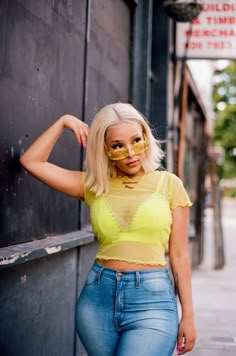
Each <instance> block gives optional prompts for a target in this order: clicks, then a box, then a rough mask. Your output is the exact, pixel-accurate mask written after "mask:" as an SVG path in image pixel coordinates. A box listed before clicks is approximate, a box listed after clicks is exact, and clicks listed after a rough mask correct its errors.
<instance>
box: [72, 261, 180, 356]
mask: <svg viewBox="0 0 236 356" xmlns="http://www.w3.org/2000/svg"><path fill="white" fill-rule="evenodd" d="M76 329H77V332H78V335H79V337H80V339H81V342H82V343H83V345H84V347H85V349H86V351H87V353H88V356H172V354H173V351H174V348H175V344H176V339H177V331H178V313H177V305H176V300H175V295H174V292H173V288H172V282H171V279H170V277H169V274H168V271H167V269H162V268H160V269H158V268H156V269H150V270H149V269H148V270H141V271H124V272H123V271H122V272H117V271H115V270H112V269H110V268H107V267H103V266H102V265H101V264H99V263H97V262H95V263H94V265H93V267H92V269H91V270H90V272H89V274H88V276H87V279H86V282H85V285H84V287H83V289H82V292H81V295H80V297H79V300H78V303H77V308H76Z"/></svg>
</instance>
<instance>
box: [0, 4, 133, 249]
mask: <svg viewBox="0 0 236 356" xmlns="http://www.w3.org/2000/svg"><path fill="white" fill-rule="evenodd" d="M0 11H1V14H0V15H1V21H0V127H1V130H0V177H1V181H0V201H1V205H0V235H1V239H0V246H6V245H11V244H16V243H21V242H25V241H29V240H32V239H38V238H43V237H45V236H47V235H50V234H59V233H65V232H68V231H72V230H77V229H79V228H80V227H81V224H82V222H81V219H82V214H81V212H80V208H81V207H80V202H78V201H76V200H75V199H72V198H69V197H66V196H64V195H63V194H60V193H58V192H54V191H52V190H51V189H50V188H48V187H46V186H45V185H43V184H42V183H40V182H38V181H36V180H35V179H33V178H32V177H31V176H29V174H27V173H26V172H25V171H24V170H23V169H22V168H21V166H20V164H19V157H20V155H21V154H22V152H24V150H25V149H26V148H27V147H28V146H29V145H30V143H31V142H33V141H34V140H35V139H36V137H37V136H38V135H39V134H40V133H41V132H42V131H43V130H45V129H46V128H47V127H48V126H49V125H50V124H52V123H53V122H54V121H55V120H56V119H57V118H58V117H59V116H61V115H63V114H65V113H71V114H74V115H76V116H78V117H80V118H82V119H84V120H86V121H87V122H88V123H90V122H91V119H92V117H93V115H94V114H95V113H96V111H98V110H99V109H100V108H101V107H102V106H103V105H105V104H108V103H110V102H115V101H128V100H129V87H130V54H131V49H130V31H131V25H130V23H131V13H130V8H129V4H128V3H127V2H124V1H122V0H113V1H108V0H99V1H88V0H87V1H86V0H79V1H78V0H70V1H62V0H58V1H54V0H50V1H34V0H22V1H20V0H19V1H17V0H11V1H7V0H2V1H1V4H0ZM50 159H51V160H52V161H53V162H55V163H58V164H60V165H62V166H64V167H67V168H69V169H80V168H82V160H81V150H80V147H79V146H78V145H77V143H76V141H75V139H74V137H73V135H72V134H71V133H70V132H65V133H63V135H62V136H61V138H60V139H59V142H58V144H57V145H56V147H55V149H54V151H53V153H52V155H51V157H50ZM87 221H88V219H87V217H85V220H84V221H83V223H86V222H87Z"/></svg>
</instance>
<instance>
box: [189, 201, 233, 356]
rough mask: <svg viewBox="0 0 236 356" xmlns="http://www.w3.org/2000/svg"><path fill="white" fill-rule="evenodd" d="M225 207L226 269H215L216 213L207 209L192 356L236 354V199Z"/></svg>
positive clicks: (196, 273) (195, 273) (195, 295)
mask: <svg viewBox="0 0 236 356" xmlns="http://www.w3.org/2000/svg"><path fill="white" fill-rule="evenodd" d="M222 205H223V208H222V225H223V236H224V249H225V266H224V268H223V269H221V270H214V268H213V266H214V240H213V238H214V236H213V224H212V223H213V212H212V209H211V208H207V209H206V217H205V243H204V260H203V263H202V264H201V266H200V267H199V268H198V269H197V270H196V271H193V273H192V283H193V299H194V306H195V316H196V323H197V334H198V337H197V343H196V345H195V348H194V350H193V351H192V352H191V353H190V354H191V355H192V356H220V355H223V354H224V355H225V356H233V355H236V278H235V272H236V238H235V237H236V236H235V235H236V199H224V200H223V204H222Z"/></svg>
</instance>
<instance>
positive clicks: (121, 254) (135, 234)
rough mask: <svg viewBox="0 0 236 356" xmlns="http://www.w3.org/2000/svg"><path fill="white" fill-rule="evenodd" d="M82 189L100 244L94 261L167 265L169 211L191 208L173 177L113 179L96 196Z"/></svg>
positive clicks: (152, 174)
mask: <svg viewBox="0 0 236 356" xmlns="http://www.w3.org/2000/svg"><path fill="white" fill-rule="evenodd" d="M84 189H85V202H86V204H87V205H88V207H89V208H90V219H91V224H92V228H93V232H94V234H95V236H96V238H97V240H98V242H99V249H98V252H97V255H96V258H99V259H102V260H120V261H126V262H132V263H139V264H148V265H157V264H160V265H166V261H165V251H166V249H167V246H168V241H169V236H170V231H171V224H172V215H171V209H173V208H176V207H177V206H186V205H188V206H191V205H192V203H191V202H190V200H189V198H188V195H187V193H186V191H185V189H184V187H183V184H182V181H181V180H180V179H179V178H178V177H177V176H176V175H174V174H172V173H169V172H166V171H154V172H150V173H146V174H145V175H143V176H140V177H132V178H129V177H116V178H112V179H111V187H110V191H109V193H108V194H102V195H100V196H98V197H96V196H95V194H94V193H91V192H90V191H88V189H87V188H86V187H84Z"/></svg>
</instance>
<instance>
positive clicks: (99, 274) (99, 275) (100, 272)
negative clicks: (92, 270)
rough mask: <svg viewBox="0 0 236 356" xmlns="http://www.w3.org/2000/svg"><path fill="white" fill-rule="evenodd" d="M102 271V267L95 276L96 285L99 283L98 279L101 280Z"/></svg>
mask: <svg viewBox="0 0 236 356" xmlns="http://www.w3.org/2000/svg"><path fill="white" fill-rule="evenodd" d="M103 270H104V267H102V268H100V270H99V271H98V275H97V281H96V282H97V284H99V283H100V279H101V276H102V272H103Z"/></svg>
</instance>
